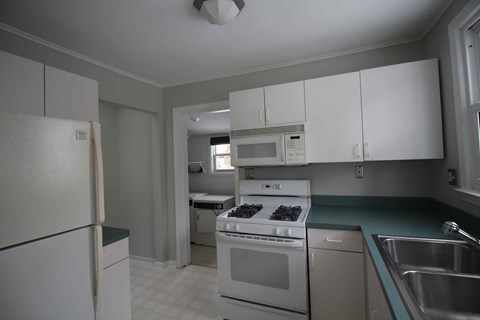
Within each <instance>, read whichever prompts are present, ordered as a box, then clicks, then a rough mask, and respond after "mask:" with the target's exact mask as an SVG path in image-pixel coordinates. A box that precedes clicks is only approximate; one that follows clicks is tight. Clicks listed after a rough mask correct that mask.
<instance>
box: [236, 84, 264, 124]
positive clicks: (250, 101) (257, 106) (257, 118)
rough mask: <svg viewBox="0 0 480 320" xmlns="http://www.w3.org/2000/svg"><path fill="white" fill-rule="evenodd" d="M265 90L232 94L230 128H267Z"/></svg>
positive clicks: (259, 89) (258, 89)
mask: <svg viewBox="0 0 480 320" xmlns="http://www.w3.org/2000/svg"><path fill="white" fill-rule="evenodd" d="M264 113H265V95H264V93H263V88H255V89H250V90H243V91H237V92H230V127H231V129H232V130H235V129H244V128H259V127H264V126H265V117H264Z"/></svg>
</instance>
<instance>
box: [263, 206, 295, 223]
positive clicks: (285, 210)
mask: <svg viewBox="0 0 480 320" xmlns="http://www.w3.org/2000/svg"><path fill="white" fill-rule="evenodd" d="M300 213H302V207H300V206H295V207H287V206H280V207H278V209H277V210H275V212H274V213H272V215H271V216H270V220H281V221H297V219H298V217H299V216H300Z"/></svg>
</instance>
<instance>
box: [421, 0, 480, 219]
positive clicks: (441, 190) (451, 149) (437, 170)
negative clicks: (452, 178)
mask: <svg viewBox="0 0 480 320" xmlns="http://www.w3.org/2000/svg"><path fill="white" fill-rule="evenodd" d="M467 2H468V1H466V0H457V1H454V2H453V4H452V6H451V7H450V8H449V10H448V11H447V12H446V13H445V14H444V15H443V16H442V18H441V19H440V20H439V21H438V22H437V24H436V25H435V26H434V28H432V30H431V31H430V32H429V33H428V35H427V36H426V37H425V39H424V41H423V46H424V48H423V51H424V55H425V58H438V59H439V64H440V83H441V93H442V116H443V136H444V145H445V159H443V160H436V161H431V165H430V175H431V183H432V194H431V196H432V198H434V199H436V200H438V201H441V202H444V203H447V204H449V205H452V206H454V207H457V208H460V209H462V210H465V211H467V212H470V213H472V214H475V215H477V216H479V217H480V208H478V207H476V206H473V205H471V204H469V203H467V202H465V201H463V200H462V199H461V196H460V194H459V193H458V192H456V191H454V188H456V187H454V186H451V185H449V184H448V180H447V177H448V175H447V169H448V168H453V169H457V170H458V169H459V159H458V142H457V128H456V119H455V105H454V100H453V99H454V98H453V81H452V68H451V60H450V58H451V57H450V43H449V39H448V24H449V23H450V21H452V19H453V18H454V17H455V16H456V15H457V14H458V13H459V12H460V11H461V10H462V9H463V7H464V6H465V4H466V3H467ZM457 172H458V171H457Z"/></svg>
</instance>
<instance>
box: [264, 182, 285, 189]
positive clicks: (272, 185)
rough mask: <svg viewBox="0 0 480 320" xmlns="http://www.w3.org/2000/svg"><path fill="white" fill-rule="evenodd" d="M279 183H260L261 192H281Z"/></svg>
mask: <svg viewBox="0 0 480 320" xmlns="http://www.w3.org/2000/svg"><path fill="white" fill-rule="evenodd" d="M282 188H283V186H282V184H281V183H262V190H282Z"/></svg>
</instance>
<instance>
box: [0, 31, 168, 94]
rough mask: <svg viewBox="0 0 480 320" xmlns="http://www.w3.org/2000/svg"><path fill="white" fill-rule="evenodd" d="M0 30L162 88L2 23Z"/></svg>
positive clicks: (154, 83)
mask: <svg viewBox="0 0 480 320" xmlns="http://www.w3.org/2000/svg"><path fill="white" fill-rule="evenodd" d="M0 29H2V30H5V31H7V32H10V33H13V34H15V35H17V36H19V37H22V38H25V39H28V40H30V41H33V42H36V43H38V44H41V45H43V46H45V47H49V48H51V49H54V50H57V51H60V52H62V53H65V54H68V55H70V56H72V57H75V58H77V59H80V60H83V61H86V62H88V63H91V64H94V65H96V66H99V67H101V68H104V69H107V70H110V71H112V72H116V73H118V74H121V75H123V76H126V77H129V78H132V79H135V80H137V81H141V82H144V83H146V84H149V85H152V86H154V87H158V88H163V86H162V85H161V84H160V83H158V82H155V81H152V80H148V79H145V78H142V77H139V76H136V75H134V74H132V73H130V72H127V71H124V70H122V69H119V68H116V67H113V66H111V65H108V64H106V63H103V62H100V61H98V60H95V59H92V58H89V57H87V56H84V55H83V54H80V53H78V52H75V51H72V50H70V49H67V48H64V47H62V46H60V45H58V44H55V43H53V42H50V41H47V40H44V39H42V38H39V37H37V36H34V35H32V34H30V33H27V32H24V31H22V30H19V29H17V28H14V27H12V26H9V25H7V24H4V23H1V22H0Z"/></svg>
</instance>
